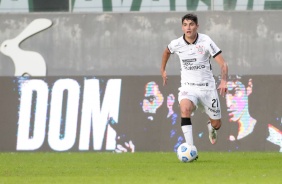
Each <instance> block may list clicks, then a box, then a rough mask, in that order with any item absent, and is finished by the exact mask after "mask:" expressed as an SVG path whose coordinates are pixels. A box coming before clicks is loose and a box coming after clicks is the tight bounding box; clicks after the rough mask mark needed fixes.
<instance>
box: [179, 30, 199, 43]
mask: <svg viewBox="0 0 282 184" xmlns="http://www.w3.org/2000/svg"><path fill="white" fill-rule="evenodd" d="M198 38H199V34H198V33H197V37H196V39H195V41H194V42H193V43H189V42H188V41H187V40H186V39H185V34H183V40H184V41H185V42H186V43H187V44H188V45H191V44H195V43H196V42H197V41H198Z"/></svg>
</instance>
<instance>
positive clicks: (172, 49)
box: [167, 40, 177, 54]
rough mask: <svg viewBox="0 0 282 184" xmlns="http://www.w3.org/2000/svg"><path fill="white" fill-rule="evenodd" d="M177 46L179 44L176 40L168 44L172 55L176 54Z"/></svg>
mask: <svg viewBox="0 0 282 184" xmlns="http://www.w3.org/2000/svg"><path fill="white" fill-rule="evenodd" d="M176 44H177V41H176V40H172V41H171V42H170V44H168V46H167V48H168V50H169V51H170V53H171V54H174V52H175V49H176Z"/></svg>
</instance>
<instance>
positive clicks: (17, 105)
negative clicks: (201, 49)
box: [0, 0, 282, 152]
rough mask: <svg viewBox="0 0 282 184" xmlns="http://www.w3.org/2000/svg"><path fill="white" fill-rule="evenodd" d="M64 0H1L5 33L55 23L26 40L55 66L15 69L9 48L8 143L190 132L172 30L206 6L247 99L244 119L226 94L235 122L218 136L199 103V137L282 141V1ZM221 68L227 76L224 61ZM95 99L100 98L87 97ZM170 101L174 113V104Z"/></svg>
mask: <svg viewBox="0 0 282 184" xmlns="http://www.w3.org/2000/svg"><path fill="white" fill-rule="evenodd" d="M59 2H60V3H58V2H57V1H56V2H55V1H43V0H41V1H39V0H38V1H31V0H29V1H28V0H17V1H11V0H10V1H8V0H1V1H0V13H1V14H0V28H1V29H0V31H1V34H0V42H1V43H3V42H4V41H5V40H8V39H12V38H15V37H16V36H17V35H18V34H19V33H21V32H22V31H23V30H24V29H25V28H26V27H27V26H28V25H29V23H30V22H32V21H33V20H35V19H38V18H46V19H50V20H51V21H52V23H53V24H52V26H51V27H50V28H48V29H46V30H44V31H42V32H40V33H38V34H35V35H33V36H31V37H29V38H28V39H26V40H24V41H23V42H22V44H21V48H22V49H24V50H30V51H35V52H37V53H40V54H41V55H42V56H43V58H44V60H45V62H46V65H47V75H46V76H44V77H36V76H33V77H18V76H14V70H15V66H14V63H13V62H12V60H11V58H9V57H7V56H5V55H4V54H3V53H1V54H0V76H1V79H0V81H1V84H0V85H1V90H0V91H1V93H0V100H1V105H0V110H1V121H0V123H1V129H0V151H113V150H115V149H116V148H117V145H122V146H123V148H125V149H127V151H175V147H177V145H179V144H180V143H181V142H183V141H184V139H183V137H182V132H181V130H180V124H179V121H180V117H179V109H178V107H177V100H176V98H177V88H178V86H179V77H178V75H179V63H178V62H179V61H178V59H177V57H176V56H173V57H172V58H171V60H170V61H169V63H168V67H167V71H168V74H169V85H168V86H166V87H163V86H162V81H161V77H160V71H159V69H160V61H161V55H162V51H163V49H164V48H165V47H166V46H167V44H168V43H169V41H171V40H172V39H174V38H177V37H179V36H181V35H182V32H181V17H182V16H183V15H184V14H185V13H187V12H195V13H197V15H198V17H199V24H200V28H199V32H201V33H205V34H208V35H209V36H210V37H211V38H212V39H213V40H214V41H215V43H217V45H218V46H219V47H220V48H221V49H222V51H223V55H224V57H225V59H226V61H227V62H228V65H229V68H230V70H229V74H230V77H229V82H230V83H232V82H233V83H234V84H236V85H237V88H236V90H240V91H241V93H242V95H241V96H240V95H239V97H241V98H237V99H235V98H233V99H232V100H231V102H230V103H233V104H237V107H238V109H241V111H240V112H242V114H241V115H240V118H239V119H240V120H241V121H240V122H237V121H232V120H231V119H230V117H229V115H228V114H229V113H230V111H228V109H229V108H228V107H227V104H228V103H229V102H228V101H227V99H229V98H221V105H222V115H223V122H224V124H223V126H222V129H221V130H220V131H219V132H220V139H219V142H218V144H217V145H215V146H212V145H210V143H209V141H208V137H207V128H206V125H205V123H206V115H204V114H202V113H201V112H197V113H196V114H195V117H194V118H193V124H194V127H193V128H194V130H193V131H194V139H195V144H196V146H197V147H198V149H199V150H201V151H280V152H282V108H281V104H282V103H281V102H282V100H281V99H282V98H281V90H282V87H281V86H282V85H281V84H282V77H281V74H280V73H281V69H280V68H281V65H282V51H281V44H282V31H281V30H282V29H281V28H282V25H281V23H280V22H281V21H280V19H281V18H280V17H281V8H282V2H281V1H267V0H265V1H262V0H248V1H239V0H237V1H231V0H229V1H228V0H210V1H208V0H205V1H204V0H203V1H185V0H183V1H174V0H159V1H153V0H152V1H150V0H143V1H136V0H132V1H130V0H128V1H113V0H112V1H111V0H104V1H83V0H75V1H67V0H64V1H59ZM22 59H23V62H25V60H24V58H22ZM31 67H32V66H31ZM213 70H214V74H215V78H216V80H217V81H218V80H219V77H218V76H219V74H220V73H219V68H218V67H217V65H214V66H213ZM38 84H40V85H42V86H43V87H42V88H41V87H40V85H38ZM112 89H113V90H112ZM89 90H90V91H89ZM91 90H92V91H91ZM73 91H75V92H76V93H75V92H73ZM233 91H234V89H230V93H231V94H232V93H233ZM92 92H93V95H92V96H91V94H92ZM95 94H96V96H94V95H95ZM173 97H174V98H173ZM25 99H29V101H28V100H25ZM91 99H96V100H97V99H98V102H97V101H93V103H91V102H90V103H89V104H87V103H86V102H88V100H89V101H91ZM173 100H175V101H173ZM113 102H114V103H113ZM170 102H171V103H172V104H173V106H172V107H173V109H174V113H172V114H169V115H168V112H169V108H170V107H168V105H169V103H170ZM173 102H174V103H173ZM97 103H98V104H99V105H98V106H99V107H98V109H99V110H98V112H99V113H97V111H95V112H96V114H95V113H94V110H95V107H96V105H97ZM112 103H113V104H114V105H113V104H112ZM53 109H55V110H53ZM238 109H237V110H238ZM242 109H243V110H242ZM41 110H45V111H44V112H43V114H42V111H41ZM229 110H230V109H229ZM91 111H92V112H91ZM231 111H232V110H231ZM238 111H239V110H238ZM232 112H233V111H232ZM36 117H37V118H39V119H37V118H36ZM83 118H86V120H85V119H83ZM87 118H88V119H87ZM87 120H88V121H87ZM250 120H252V121H254V120H255V122H256V123H255V124H253V123H251V122H250ZM83 123H85V124H86V125H88V127H87V126H86V128H85V129H83ZM56 125H57V126H56ZM50 127H52V128H50ZM87 128H88V129H87ZM92 128H93V129H92ZM19 133H20V134H19ZM132 145H134V146H132ZM127 146H128V147H127ZM133 147H134V149H133ZM119 148H120V147H119ZM119 150H120V151H122V150H121V149H119Z"/></svg>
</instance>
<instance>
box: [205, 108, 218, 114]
mask: <svg viewBox="0 0 282 184" xmlns="http://www.w3.org/2000/svg"><path fill="white" fill-rule="evenodd" d="M208 110H209V111H211V112H213V113H217V114H218V113H220V109H217V110H214V109H211V108H208Z"/></svg>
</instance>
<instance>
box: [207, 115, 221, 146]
mask: <svg viewBox="0 0 282 184" xmlns="http://www.w3.org/2000/svg"><path fill="white" fill-rule="evenodd" d="M220 126H221V120H220V119H211V118H209V121H208V131H209V139H210V142H211V143H212V144H215V143H216V141H217V137H218V136H217V130H218V129H219V128H220Z"/></svg>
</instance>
